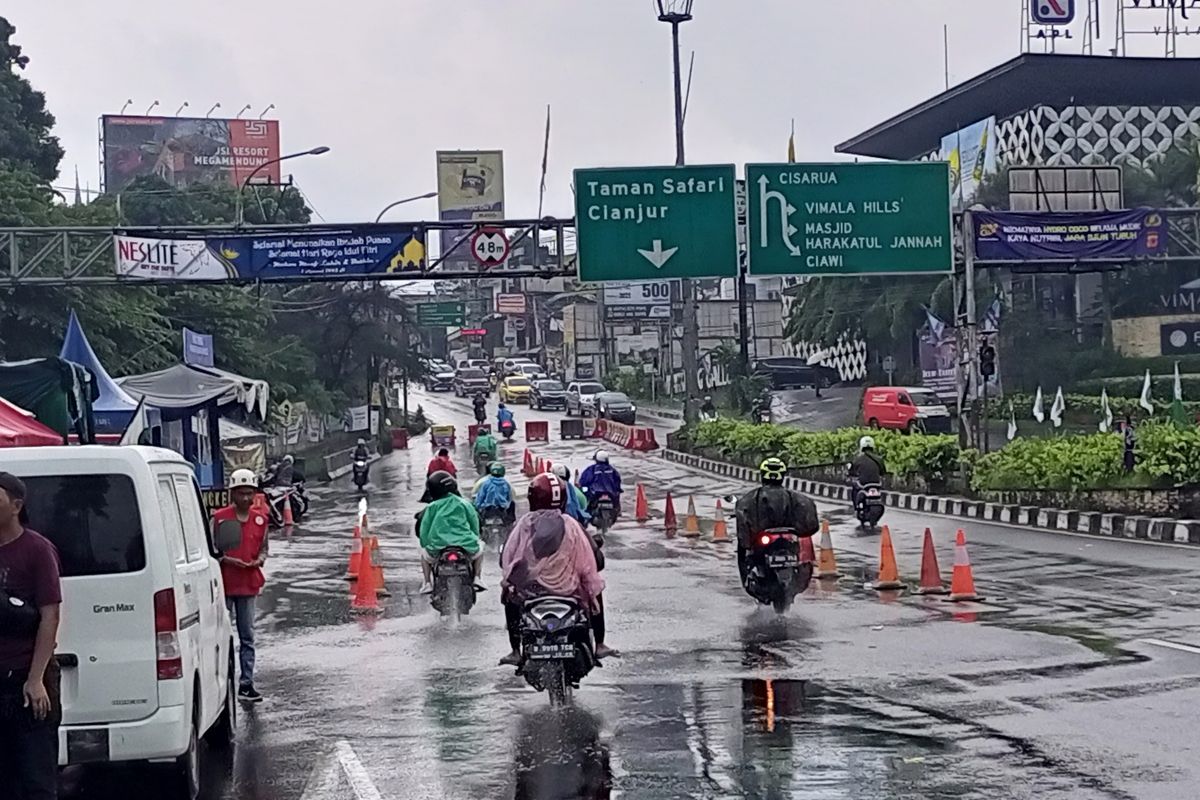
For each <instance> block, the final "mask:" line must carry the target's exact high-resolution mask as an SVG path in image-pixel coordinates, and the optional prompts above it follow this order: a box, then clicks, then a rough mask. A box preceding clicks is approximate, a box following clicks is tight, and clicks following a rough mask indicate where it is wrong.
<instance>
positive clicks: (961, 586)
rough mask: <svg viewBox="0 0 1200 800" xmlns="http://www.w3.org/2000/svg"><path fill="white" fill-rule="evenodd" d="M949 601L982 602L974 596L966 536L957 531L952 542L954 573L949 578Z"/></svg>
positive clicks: (973, 582) (960, 530)
mask: <svg viewBox="0 0 1200 800" xmlns="http://www.w3.org/2000/svg"><path fill="white" fill-rule="evenodd" d="M950 599H951V600H982V599H983V598H982V597H980V596H979V595H977V594H975V576H974V575H973V574H972V573H971V559H970V557H968V556H967V535H966V534H965V533H963V529H962V528H959V529H958V537H957V538H956V539H955V541H954V572H953V574H952V575H951V576H950Z"/></svg>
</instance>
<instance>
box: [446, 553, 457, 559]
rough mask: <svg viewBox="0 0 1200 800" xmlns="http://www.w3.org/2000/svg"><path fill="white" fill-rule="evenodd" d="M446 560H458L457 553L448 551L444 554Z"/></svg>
mask: <svg viewBox="0 0 1200 800" xmlns="http://www.w3.org/2000/svg"><path fill="white" fill-rule="evenodd" d="M446 560H447V561H458V553H450V554H448V555H447V556H446Z"/></svg>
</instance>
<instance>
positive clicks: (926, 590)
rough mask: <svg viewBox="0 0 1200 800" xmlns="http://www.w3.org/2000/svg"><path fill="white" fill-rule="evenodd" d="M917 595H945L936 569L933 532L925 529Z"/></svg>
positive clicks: (940, 576)
mask: <svg viewBox="0 0 1200 800" xmlns="http://www.w3.org/2000/svg"><path fill="white" fill-rule="evenodd" d="M917 594H947V591H946V586H945V584H943V583H942V573H941V570H939V569H938V561H937V551H936V550H934V549H933V532H932V531H930V530H929V528H926V529H925V544H924V546H923V548H922V550H921V585H920V586H918V587H917Z"/></svg>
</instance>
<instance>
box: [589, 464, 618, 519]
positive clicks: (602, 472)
mask: <svg viewBox="0 0 1200 800" xmlns="http://www.w3.org/2000/svg"><path fill="white" fill-rule="evenodd" d="M592 461H593V462H594V463H592V464H589V465H588V468H587V469H585V470H584V471H583V474H582V475H580V476H579V486H580V487H581V488H583V489H584V490H586V491H587V496H588V504H587V510H588V513H589V514H590V513H591V511H592V505H593V504H594V503H595V502H596V498H598V497H599V496H600V495H602V494H607V495H609V496H610V497H612V499H613V511H614V512H616V515H617V516H618V517H619V516H621V473H619V472H617V470H616V468H615V467H614V466H613V465H612V464H609V463H608V451H606V450H597V451H596V454H595V455H594V456H592Z"/></svg>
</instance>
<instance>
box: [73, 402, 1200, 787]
mask: <svg viewBox="0 0 1200 800" xmlns="http://www.w3.org/2000/svg"><path fill="white" fill-rule="evenodd" d="M416 400H420V402H422V403H424V405H425V408H426V410H427V412H428V413H429V415H430V416H431V417H432V418H433V419H435V420H438V421H452V422H454V423H455V424H456V425H458V426H459V429H460V434H461V435H460V440H459V446H458V451H457V453H456V459H455V460H456V463H458V464H460V466H462V467H463V468H464V473H469V472H470V471H471V470H470V467H469V458H468V455H467V452H468V451H467V446H466V442H465V429H466V424H467V419H468V417H469V410H468V404H467V402H466V401H459V400H456V399H454V398H453V397H448V396H446V395H439V396H435V397H428V396H423V395H418V396H417V397H416ZM416 400H414V402H416ZM530 417H545V418H549V419H557V418H558V415H557V414H545V415H543V414H537V413H536V412H533V413H530V412H525V411H523V410H522V411H519V412H518V421H519V422H523V421H524V420H525V419H527V418H530ZM552 429H553V430H552V437H551V438H552V440H553V441H552V442H551V443H550V444H548V445H537V446H536V447H534V448H533V449H534V451H535V453H536V454H538V455H542V456H545V457H549V458H550V459H552V460H553V461H554V462H555V463H559V462H565V463H568V464H569V465H570V466H571V467H572V469H575V468H582V467H584V466H585V465H586V463H587V460H586V459H587V456H588V454H589V453H590V452H591V450H592V449H594V447H595V445H594V444H592V443H588V442H562V441H559V440H558V435H557V430H556V423H555V424H553V425H552ZM661 433H662V432H660V441H661V440H662V439H663V438H664V437H663V436H661ZM524 446H525V444H524V442H523V441H520V440H518V441H516V442H513V443H511V444H506V445H502V450H501V452H502V460H504V461H505V462H506V463H507V465H508V466H509V469H510V473H509V474H510V477H511V478H512V480H513V483H514V485H515V487H516V489H517V491H518V494H519V495H520V494H523V492H524V488H525V485H526V480H525V479H524V478H523V477H522V476H521V475H520V474H519V467H520V461H521V455H522V452H523V447H524ZM608 449H609V450H610V452H613V453H614V458H613V461H614V464H615V465H616V466H617V467H618V468H619V469H620V470H621V471H622V473H623V475H624V476H625V483H626V485H627V486H628V487H629V488H630V490H632V487H633V484H634V483H635V482H636V481H642V482H643V483H645V485H646V487H647V491H648V494H649V497H650V503H651V507H652V510H653V511H654V514H655V518H654V519H652V520H651V521H650V522H649V523H647V524H646V525H638V524H637V523H636V522H634V521H632V519H628V518H627V519H626V520H624V521H622V522H620V523H619V524H618V525H617V527H616V528H615V529H614V530H613V532H612V534H611V535H610V537H609V540H608V544H607V545H606V552H607V554H608V567H607V569H606V570H605V573H604V575H605V578H606V580H607V582H608V590H607V591H606V594H605V597H606V606H607V608H608V614H609V641H610V643H611V644H612V645H614V646H616V647H618V648H620V649H621V650H622V652H623V654H624V657H623V658H621V659H611V660H609V661H607V662H606V663H605V665H604V667H603V668H602V669H599V670H596V671H595V672H593V673H592V674H591V675H590V676H588V677H587V679H586V680H585V681H584V685H583V686H582V688H581V690H580V691H579V692H577V693H576V696H575V700H576V707H575V708H574V709H573V710H571V711H569V712H552V711H550V710H549V709H548V707H547V701H546V698H545V696H544V695H538V694H536V693H534V692H533V691H532V690H531V689H529V688H528V687H527V686H526V685H525V684H524V682H523V680H521V679H520V678H517V677H515V676H514V675H513V674H512V670H511V669H503V668H499V667H497V666H496V659H497V658H498V657H499V656H500V655H501V654H503V653H504V652H505V651H506V649H507V647H506V645H507V642H506V638H505V634H504V629H503V617H502V612H501V610H500V607H499V599H498V592H497V590H496V588H495V587H496V582H497V572H496V569H495V567H494V563H495V562H494V560H492V559H491V558H489V561H488V562H487V563H488V565H489V574H487V575H486V576H485V581H484V582H485V583H487V584H488V585H489V586H490V587H492V588H491V589H490V591H488V592H487V593H485V594H484V595H482V596H481V598H480V603H479V604H478V605H477V606H476V609H475V611H474V612H473V613H472V615H471V616H470V617H469V618H467V619H466V620H464V621H463V622H462V623H461V624H460V625H458V626H451V625H450V624H448V623H445V622H443V621H442V620H441V619H440V618H438V616H437V615H436V614H435V613H434V612H433V611H432V610H431V609H430V608H429V607H428V602H427V600H426V598H424V597H421V596H419V595H417V594H416V590H417V587H418V585H419V577H420V574H419V566H418V553H417V547H416V542H415V539H414V538H413V531H412V514H413V513H414V512H415V511H416V510H417V508H418V507H419V506H418V504H417V503H416V498H417V497H418V495H419V494H420V487H421V485H422V483H423V481H424V474H425V465H426V462H427V461H428V458H429V456H430V451H429V447H428V440H427V439H426V440H422V441H419V442H416V443H414V445H413V448H412V449H411V450H409V451H405V452H398V453H394V454H392V455H391V456H388V457H387V458H386V459H384V460H383V461H381V462H379V463H378V464H376V465H374V466H373V468H372V485H371V486H370V487H369V488H370V495H369V501H370V509H371V510H370V519H371V525H372V528H373V530H374V532H375V533H376V534H377V535H379V536H380V538H381V540H382V550H383V563H384V568H385V575H386V580H387V585H388V588H389V589H390V590H391V592H392V597H390V598H388V599H387V600H386V601H385V605H386V608H385V613H384V614H383V615H382V616H381V617H379V618H378V619H356V618H355V617H353V616H352V615H351V613H350V611H349V598H348V590H347V583H346V582H345V581H344V580H343V578H342V576H343V574H344V572H345V567H346V559H347V555H348V552H349V542H350V534H351V527H352V525H353V518H354V507H355V503H356V500H357V498H356V496H355V495H354V493H353V491H352V487H349V486H348V485H347V484H348V479H343V480H342V481H341V482H339V483H338V484H336V485H332V486H326V487H317V488H316V489H315V491H314V492H313V495H314V498H313V508H314V512H313V513H312V515H311V516H310V518H309V519H306V520H305V522H304V524H303V525H301V526H299V527H298V528H297V529H296V530H295V531H293V532H292V533H291V535H290V536H286V537H285V536H283V535H282V534H281V535H280V536H279V537H278V538H277V540H276V541H275V543H274V544H273V546H272V555H273V559H272V562H271V564H270V565H269V577H268V587H267V591H266V594H265V595H264V598H263V600H262V601H261V603H260V619H259V645H258V652H259V680H258V683H259V685H260V689H261V690H262V691H263V692H264V693H265V694H266V695H267V697H268V699H267V701H266V702H265V703H263V704H262V705H260V706H258V707H254V708H251V709H248V710H246V711H245V713H244V714H243V715H242V717H241V731H240V742H239V746H238V748H237V751H236V754H235V756H234V758H233V761H232V763H228V764H223V763H218V762H216V761H215V760H212V759H210V760H209V763H208V767H207V780H208V782H209V786H208V788H207V790H206V793H205V797H206V798H208V800H351V799H352V798H357V800H373V799H374V798H377V797H378V798H385V799H386V800H392V799H393V798H394V799H395V800H400V799H401V798H514V797H515V798H538V799H539V800H542V799H549V798H555V799H556V800H557V799H558V798H576V797H580V798H600V797H610V796H611V797H628V798H654V799H656V800H657V799H658V798H663V799H666V798H694V797H704V798H742V797H746V798H792V797H795V798H858V799H860V800H874V799H876V798H877V799H878V800H894V799H895V798H996V797H1004V798H1016V799H1019V798H1071V799H1072V800H1075V799H1077V798H1078V799H1090V798H1164V800H1165V799H1166V798H1170V799H1171V800H1175V799H1177V798H1189V797H1195V796H1197V790H1196V789H1195V786H1196V785H1197V781H1198V780H1200V748H1198V746H1197V745H1196V744H1195V740H1196V729H1197V726H1198V725H1200V711H1198V710H1197V709H1200V688H1198V686H1200V614H1198V608H1200V552H1197V551H1196V550H1192V549H1186V548H1179V547H1171V546H1163V545H1147V544H1140V543H1132V542H1119V541H1118V542H1111V541H1106V540H1103V539H1095V538H1086V537H1077V536H1064V535H1061V534H1049V533H1047V534H1040V533H1030V532H1027V531H1021V530H1016V529H1011V528H1006V527H1004V526H997V525H993V524H983V523H974V522H973V523H972V524H971V525H970V526H968V527H967V534H968V537H969V543H970V554H971V558H972V563H973V564H974V570H975V579H976V584H977V588H978V589H979V591H980V593H981V594H984V595H986V599H985V601H984V602H983V603H979V604H971V605H966V606H962V605H950V604H948V603H944V602H940V601H937V600H930V599H922V598H920V597H917V596H915V595H909V594H905V593H884V594H881V593H876V592H873V591H870V590H868V589H866V588H864V582H865V579H866V576H867V575H868V573H869V572H870V570H872V569H873V568H874V565H875V563H876V561H877V558H878V551H877V548H878V540H877V537H875V536H864V535H860V534H859V533H858V532H857V531H856V530H855V529H854V527H853V526H852V525H851V524H850V522H849V520H848V517H849V514H848V513H847V509H845V508H842V507H839V506H834V505H823V504H822V505H820V506H819V507H820V509H821V511H822V513H823V514H824V515H827V516H828V517H829V519H830V520H831V523H832V528H833V535H834V546H835V551H836V552H837V555H838V559H839V564H840V567H841V569H842V571H843V572H844V573H846V577H844V578H843V579H842V580H841V581H840V582H838V583H836V584H833V585H816V582H814V584H815V585H814V586H813V587H812V588H810V590H809V592H808V593H807V594H806V595H805V596H803V597H802V598H800V599H798V601H797V604H796V606H795V607H794V608H793V609H792V610H791V611H790V612H789V613H788V614H787V615H786V616H785V617H777V616H775V615H774V613H772V612H768V611H760V610H756V609H755V608H754V606H753V604H752V602H751V601H750V600H749V599H748V598H746V597H745V596H744V595H743V594H742V592H741V589H740V586H739V585H738V582H737V577H736V567H735V564H734V561H733V558H734V557H733V551H732V548H731V546H730V545H718V544H713V543H711V542H709V541H708V532H709V531H710V529H711V525H712V522H711V518H712V516H713V505H714V501H715V498H716V497H718V496H720V495H723V494H726V493H731V492H738V491H743V490H745V488H747V487H746V486H745V485H744V484H740V483H738V482H736V481H729V480H726V479H718V478H715V477H712V476H708V475H704V474H702V473H699V472H695V471H690V470H687V469H684V468H682V467H679V466H678V465H675V464H671V463H668V462H666V461H663V460H662V459H660V458H658V457H655V456H647V455H641V454H630V453H627V452H625V451H621V450H619V449H617V448H613V447H609V448H608ZM668 489H670V490H671V491H672V493H673V494H674V496H675V497H676V498H677V502H678V503H679V505H677V509H678V510H679V513H680V515H681V525H682V514H683V513H684V511H685V510H686V499H682V498H686V497H687V496H689V495H694V496H695V499H696V505H697V510H698V512H699V515H700V516H701V518H702V521H701V527H702V530H703V531H704V536H702V537H701V538H700V539H699V540H688V539H682V538H680V539H674V540H667V539H666V538H665V537H664V536H663V533H662V529H661V527H662V526H661V511H662V500H663V497H664V495H665V493H666V491H667V490H668ZM629 503H630V505H629V506H627V510H631V504H632V491H631V493H630V497H629ZM630 516H632V515H630ZM884 521H885V522H889V523H890V524H891V527H892V532H893V535H894V538H895V541H896V548H897V555H898V560H899V564H900V570H901V573H902V577H905V578H910V579H913V580H915V579H916V577H917V570H918V565H919V559H920V545H921V534H922V532H923V530H924V528H925V526H927V525H929V526H931V527H932V529H933V532H934V535H935V539H936V541H937V543H938V555H939V557H940V560H941V564H942V571H943V575H944V576H945V577H946V578H947V579H948V578H949V569H950V565H951V563H952V561H953V558H952V549H951V544H952V536H953V532H954V528H955V527H956V526H957V525H958V524H959V523H958V522H956V521H948V520H942V519H939V518H937V517H929V518H923V517H920V516H918V515H914V514H908V513H903V512H898V511H895V510H892V509H889V510H888V514H887V516H886V517H885V520H884ZM1170 645H1175V646H1170ZM1178 646H1182V647H1183V648H1185V649H1178ZM1188 647H1192V648H1193V649H1194V652H1192V651H1189V650H1187V649H1186V648H1188ZM139 781H141V776H140V773H138V772H136V771H127V770H118V771H115V772H111V773H99V772H86V773H75V774H72V775H70V776H68V780H67V785H68V794H67V796H68V797H71V798H104V800H116V798H124V797H126V796H129V795H127V792H128V791H129V790H130V787H131V786H139V785H140V784H139ZM609 787H611V789H610V788H609ZM146 796H154V795H146Z"/></svg>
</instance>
